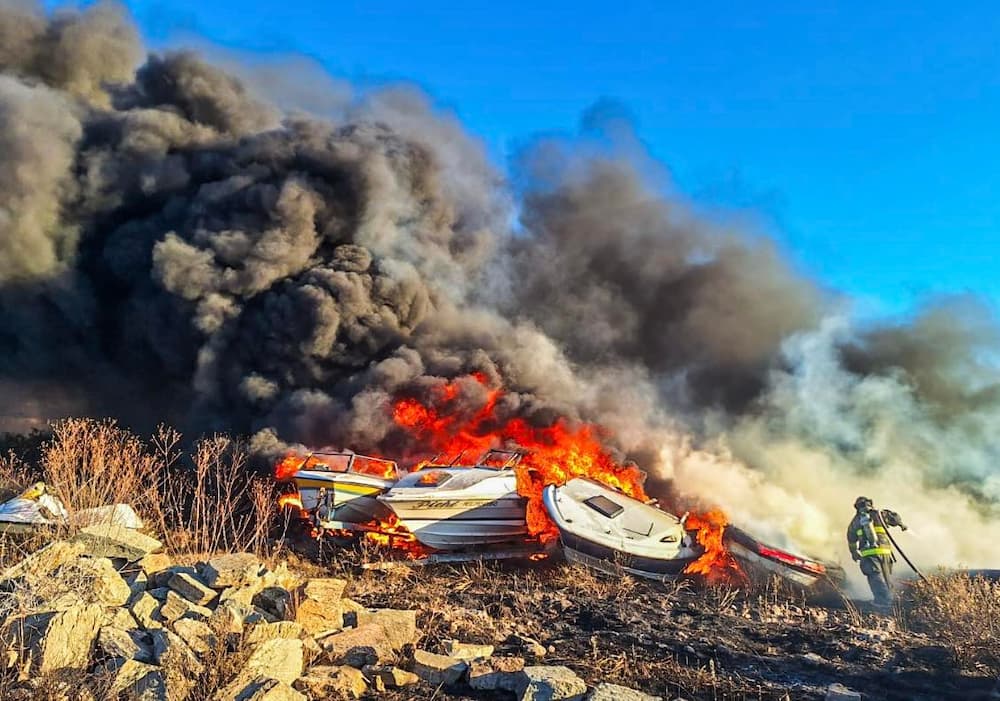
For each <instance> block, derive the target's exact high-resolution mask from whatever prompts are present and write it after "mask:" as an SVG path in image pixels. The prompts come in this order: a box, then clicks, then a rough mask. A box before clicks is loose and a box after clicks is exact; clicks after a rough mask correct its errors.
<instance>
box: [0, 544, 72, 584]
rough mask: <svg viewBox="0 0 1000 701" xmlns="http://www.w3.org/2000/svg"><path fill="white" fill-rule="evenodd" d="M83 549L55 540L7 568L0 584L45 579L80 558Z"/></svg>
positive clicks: (0, 576) (0, 578) (0, 577)
mask: <svg viewBox="0 0 1000 701" xmlns="http://www.w3.org/2000/svg"><path fill="white" fill-rule="evenodd" d="M83 551H84V547H83V544H82V543H73V542H66V541H63V540H57V541H55V542H54V543H50V544H48V545H46V546H45V547H44V548H39V549H38V550H36V551H35V552H33V553H32V554H31V555H28V557H26V558H24V559H23V560H21V561H20V562H19V563H17V564H16V565H14V566H13V567H8V568H7V569H6V570H4V572H3V574H2V575H0V583H4V582H9V581H10V580H13V579H21V578H24V579H25V580H27V581H28V582H29V583H30V582H37V581H41V580H43V579H45V578H46V577H48V576H49V575H50V574H52V573H53V572H55V571H56V570H57V569H58V568H60V567H62V566H63V565H65V564H66V563H67V562H72V561H73V560H75V559H77V558H78V557H80V555H81V554H82V553H83Z"/></svg>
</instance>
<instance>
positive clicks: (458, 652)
mask: <svg viewBox="0 0 1000 701" xmlns="http://www.w3.org/2000/svg"><path fill="white" fill-rule="evenodd" d="M444 654H446V655H448V656H449V657H457V658H458V659H460V660H475V659H480V658H484V657H490V656H492V655H493V646H492V645H476V644H474V643H461V642H459V641H457V640H445V641H444Z"/></svg>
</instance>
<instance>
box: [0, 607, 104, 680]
mask: <svg viewBox="0 0 1000 701" xmlns="http://www.w3.org/2000/svg"><path fill="white" fill-rule="evenodd" d="M103 621H104V611H103V609H102V607H101V606H99V605H97V604H89V605H86V606H76V607H74V608H71V609H67V610H65V611H59V612H57V613H51V612H49V613H41V614H32V615H29V616H24V617H22V618H19V619H14V620H11V621H9V622H8V625H7V627H6V628H5V630H4V635H3V641H2V642H3V646H4V647H5V648H8V649H9V648H11V647H13V649H15V650H20V651H22V652H27V653H28V654H29V655H30V659H31V662H32V670H33V672H34V673H36V674H41V675H44V674H47V673H49V672H52V671H55V670H58V669H66V668H68V669H86V668H87V667H88V666H89V664H90V656H91V653H92V652H93V650H94V647H95V644H96V642H97V636H98V634H99V631H100V628H101V624H102V623H103Z"/></svg>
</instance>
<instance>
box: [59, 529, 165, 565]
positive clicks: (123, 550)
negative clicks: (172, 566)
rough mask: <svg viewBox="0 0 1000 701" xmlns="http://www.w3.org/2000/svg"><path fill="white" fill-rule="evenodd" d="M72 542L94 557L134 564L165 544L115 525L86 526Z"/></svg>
mask: <svg viewBox="0 0 1000 701" xmlns="http://www.w3.org/2000/svg"><path fill="white" fill-rule="evenodd" d="M71 542H75V543H80V544H82V545H83V548H84V550H83V552H84V553H85V554H87V555H90V556H92V557H110V558H112V559H114V558H120V559H122V560H128V561H129V562H134V561H137V560H141V559H142V558H144V557H145V556H146V555H148V554H149V553H154V552H158V551H160V550H162V549H163V543H161V542H160V541H158V540H157V539H156V538H152V537H150V536H148V535H144V534H142V533H140V532H139V531H136V530H132V529H131V528H124V527H123V526H116V525H113V524H99V525H96V526H86V527H85V528H81V529H80V532H79V533H77V534H76V536H74V538H73V540H72V541H71Z"/></svg>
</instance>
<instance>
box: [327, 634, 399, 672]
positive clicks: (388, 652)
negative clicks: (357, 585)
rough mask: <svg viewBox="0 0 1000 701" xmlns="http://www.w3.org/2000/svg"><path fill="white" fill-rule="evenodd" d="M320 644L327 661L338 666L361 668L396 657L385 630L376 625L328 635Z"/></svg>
mask: <svg viewBox="0 0 1000 701" xmlns="http://www.w3.org/2000/svg"><path fill="white" fill-rule="evenodd" d="M319 643H320V646H321V647H322V648H323V650H324V651H325V654H326V657H327V659H329V660H330V662H332V663H333V664H336V665H349V666H351V667H358V668H361V667H364V666H365V665H376V664H379V663H381V662H384V661H387V660H390V659H392V658H393V657H394V655H395V652H394V650H393V648H392V643H391V642H390V641H389V638H388V636H386V634H385V629H383V628H382V626H380V625H376V624H374V623H366V624H365V625H363V626H358V627H357V628H352V629H350V630H345V631H342V632H340V633H334V634H333V635H328V636H327V637H325V638H322V639H321V640H320V641H319Z"/></svg>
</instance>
